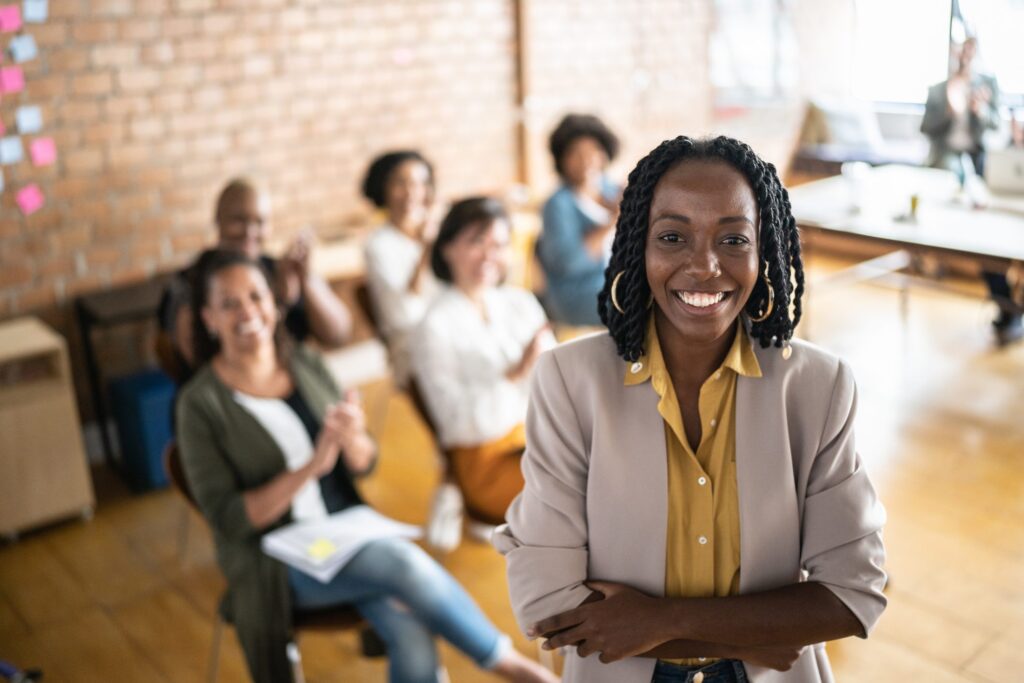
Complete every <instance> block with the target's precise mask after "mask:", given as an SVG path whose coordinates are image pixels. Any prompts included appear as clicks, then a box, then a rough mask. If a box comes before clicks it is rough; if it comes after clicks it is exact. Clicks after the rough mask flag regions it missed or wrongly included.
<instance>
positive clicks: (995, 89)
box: [921, 36, 1024, 346]
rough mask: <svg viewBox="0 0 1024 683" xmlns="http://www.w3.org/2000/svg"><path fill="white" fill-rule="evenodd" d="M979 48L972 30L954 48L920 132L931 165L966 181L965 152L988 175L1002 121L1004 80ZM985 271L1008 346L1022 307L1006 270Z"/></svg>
mask: <svg viewBox="0 0 1024 683" xmlns="http://www.w3.org/2000/svg"><path fill="white" fill-rule="evenodd" d="M977 54H978V39H977V37H975V36H971V37H969V38H967V40H965V41H964V42H963V44H962V45H960V46H959V48H958V49H957V51H956V52H955V53H954V56H955V62H956V68H955V69H954V71H953V73H952V74H950V76H949V78H948V79H947V80H945V81H943V82H942V83H939V84H937V85H934V86H932V87H931V88H930V89H929V90H928V101H927V102H926V103H925V109H924V118H923V119H922V121H921V132H922V133H924V134H925V135H927V136H928V139H929V141H930V142H931V152H930V154H929V156H928V165H929V166H932V167H934V168H945V169H948V170H950V171H953V172H954V173H956V174H957V176H958V177H959V178H960V182H961V184H963V183H965V182H966V180H967V177H968V175H970V174H971V170H970V169H968V168H966V167H965V165H964V157H965V156H966V157H968V158H970V160H971V163H972V164H973V166H974V171H973V172H974V173H977V175H979V176H981V175H984V171H985V145H984V136H985V132H986V131H988V130H993V129H996V128H998V127H999V85H998V84H997V83H996V79H995V77H994V76H991V75H988V74H983V73H980V72H979V71H977V70H976V68H975V62H976V58H977ZM981 276H982V279H983V280H984V281H985V284H986V286H987V287H988V290H989V294H990V295H991V297H992V299H993V301H995V302H996V305H997V306H998V309H999V310H998V313H997V314H996V317H995V319H994V320H993V321H992V330H993V332H994V333H995V337H996V343H997V344H999V345H1000V346H1003V345H1006V344H1009V343H1011V342H1014V341H1017V340H1019V339H1021V338H1022V337H1024V324H1022V322H1021V311H1020V307H1019V306H1015V305H1014V304H1013V301H1012V298H1011V296H1010V285H1009V283H1008V282H1007V279H1006V275H1005V274H1004V273H1000V272H995V271H988V270H984V271H982V273H981Z"/></svg>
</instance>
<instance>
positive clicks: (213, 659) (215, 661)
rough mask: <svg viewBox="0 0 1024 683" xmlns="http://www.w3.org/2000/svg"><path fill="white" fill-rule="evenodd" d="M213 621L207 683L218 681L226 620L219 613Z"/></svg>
mask: <svg viewBox="0 0 1024 683" xmlns="http://www.w3.org/2000/svg"><path fill="white" fill-rule="evenodd" d="M213 619H214V622H213V642H212V643H211V644H210V661H209V662H208V663H207V665H206V681H207V683H216V682H217V669H218V668H219V667H220V639H221V636H222V635H223V634H224V620H223V619H221V618H220V615H219V614H217V615H216V616H214V618H213Z"/></svg>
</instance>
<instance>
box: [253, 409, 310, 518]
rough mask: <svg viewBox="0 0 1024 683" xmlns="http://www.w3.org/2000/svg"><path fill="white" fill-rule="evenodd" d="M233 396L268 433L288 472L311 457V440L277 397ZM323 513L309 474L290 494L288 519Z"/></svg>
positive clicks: (297, 419) (300, 466)
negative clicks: (281, 455) (289, 517)
mask: <svg viewBox="0 0 1024 683" xmlns="http://www.w3.org/2000/svg"><path fill="white" fill-rule="evenodd" d="M234 398H235V402H236V403H238V405H240V406H242V408H244V409H245V410H247V411H248V412H249V413H250V414H251V415H252V416H253V417H254V418H256V421H257V422H259V423H260V425H262V426H263V428H264V429H266V430H267V433H268V434H270V437H271V438H272V439H273V440H274V443H276V444H277V447H278V448H280V449H281V453H283V454H284V460H285V464H286V466H287V468H288V471H289V472H294V471H295V470H298V469H301V468H302V467H304V466H305V465H306V463H308V462H309V461H310V459H312V457H313V441H312V440H311V439H310V438H309V432H308V431H306V426H305V425H303V424H302V420H300V419H299V416H298V415H297V414H296V413H295V411H294V410H292V408H291V406H289V405H288V404H287V403H285V402H284V401H283V400H282V399H279V398H260V397H258V396H250V395H249V394H243V393H242V392H240V391H236V392H234ZM326 516H327V505H326V504H325V503H324V497H323V494H322V493H321V492H320V482H319V481H317V480H316V479H313V478H311V479H310V480H309V481H307V482H306V483H305V484H303V485H302V488H300V489H299V491H298V493H296V494H295V497H294V498H292V519H294V520H295V521H299V520H305V519H323V518H324V517H326Z"/></svg>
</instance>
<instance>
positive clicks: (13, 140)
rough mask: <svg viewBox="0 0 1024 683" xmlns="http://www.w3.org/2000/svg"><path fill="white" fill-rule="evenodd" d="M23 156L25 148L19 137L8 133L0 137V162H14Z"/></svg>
mask: <svg viewBox="0 0 1024 683" xmlns="http://www.w3.org/2000/svg"><path fill="white" fill-rule="evenodd" d="M24 158H25V148H24V147H23V146H22V144H21V138H20V137H18V136H17V135H8V136H7V137H5V138H0V164H16V163H18V162H19V161H21V160H22V159H24Z"/></svg>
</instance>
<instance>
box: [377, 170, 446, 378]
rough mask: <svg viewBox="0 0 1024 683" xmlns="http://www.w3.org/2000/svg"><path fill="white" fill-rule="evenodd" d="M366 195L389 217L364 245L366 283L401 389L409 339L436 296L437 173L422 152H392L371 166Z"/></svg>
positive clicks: (407, 362)
mask: <svg viewBox="0 0 1024 683" xmlns="http://www.w3.org/2000/svg"><path fill="white" fill-rule="evenodd" d="M363 195H364V196H365V197H366V198H367V199H369V200H370V201H371V202H373V204H374V206H376V207H377V208H379V209H383V210H384V211H385V212H386V213H387V220H386V222H385V223H384V225H382V226H380V227H378V228H377V229H375V230H374V231H373V234H372V235H370V238H369V239H368V240H367V242H366V284H367V287H368V288H369V290H370V296H371V298H372V303H373V305H374V307H375V309H376V313H377V316H378V318H379V320H380V328H381V329H380V333H381V336H382V337H384V339H385V341H386V342H387V344H388V348H389V351H390V353H391V365H392V368H393V370H394V373H395V380H396V382H397V383H398V384H399V385H402V384H404V383H405V381H406V378H407V376H408V374H409V335H410V334H411V332H412V330H413V329H414V328H415V327H416V325H418V324H419V322H420V320H422V319H423V315H424V313H426V311H427V307H428V306H429V305H430V301H431V300H432V299H433V297H434V295H436V294H437V291H438V284H437V281H436V280H435V279H434V275H433V273H432V272H431V271H430V247H431V244H433V241H434V237H435V235H436V233H437V225H436V223H435V221H434V220H433V219H432V215H431V209H432V207H433V204H434V169H433V167H432V166H431V164H430V162H429V161H427V160H426V158H424V157H423V155H422V154H420V153H419V152H416V151H412V150H403V151H397V152H388V153H387V154H383V155H381V156H379V157H377V158H376V159H374V160H373V162H372V163H371V164H370V168H369V169H368V170H367V171H366V177H365V178H364V179H363Z"/></svg>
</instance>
